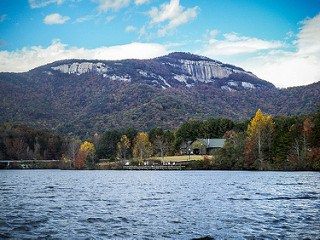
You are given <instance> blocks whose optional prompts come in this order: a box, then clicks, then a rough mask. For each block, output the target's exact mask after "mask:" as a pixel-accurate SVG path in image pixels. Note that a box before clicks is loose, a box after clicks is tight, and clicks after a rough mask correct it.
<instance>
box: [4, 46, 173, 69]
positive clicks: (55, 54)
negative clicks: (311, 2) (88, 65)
mask: <svg viewBox="0 0 320 240" xmlns="http://www.w3.org/2000/svg"><path fill="white" fill-rule="evenodd" d="M167 53H168V51H167V49H166V47H164V46H162V45H160V44H155V43H130V44H125V45H118V46H111V47H99V48H95V49H84V48H76V47H68V45H66V44H63V43H61V42H60V41H59V40H54V41H53V42H52V44H51V45H50V46H49V47H46V48H44V47H41V46H35V47H31V48H23V49H22V50H17V51H13V52H9V51H0V62H1V63H2V64H1V65H0V72H25V71H28V70H31V69H33V68H35V67H38V66H41V65H44V64H48V63H51V62H54V61H57V60H62V59H72V58H78V59H99V60H121V59H132V58H137V59H149V58H154V57H158V56H162V55H166V54H167Z"/></svg>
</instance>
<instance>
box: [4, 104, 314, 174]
mask: <svg viewBox="0 0 320 240" xmlns="http://www.w3.org/2000/svg"><path fill="white" fill-rule="evenodd" d="M319 139H320V108H319V109H318V112H317V113H316V114H310V115H304V116H274V117H273V116H271V115H268V114H265V113H263V112H262V111H261V110H260V109H259V110H258V111H257V112H256V114H255V116H253V117H252V118H251V119H250V120H247V121H244V122H233V121H231V120H229V119H209V120H205V121H200V120H189V121H186V122H184V123H182V124H181V125H180V126H179V127H178V128H176V129H174V130H167V129H166V130H165V129H162V128H153V129H150V130H149V131H148V132H139V131H138V130H136V129H134V128H128V129H120V130H106V131H105V132H104V133H102V134H98V133H96V134H94V135H93V136H91V137H89V138H86V139H83V140H80V139H77V138H75V137H65V136H61V135H54V134H51V133H48V132H46V131H40V130H35V129H32V128H29V127H27V126H23V125H15V124H10V123H6V124H2V125H0V159H1V163H0V166H1V168H5V169H8V168H62V169H134V170H136V169H140V170H141V169H148V170H151V169H157V170H168V169H172V170H180V169H181V170H182V169H228V170H316V171H319V170H320V141H319ZM17 160H19V161H17ZM21 160H22V161H21ZM23 160H25V161H23ZM47 160H55V161H47ZM57 160H59V161H57Z"/></svg>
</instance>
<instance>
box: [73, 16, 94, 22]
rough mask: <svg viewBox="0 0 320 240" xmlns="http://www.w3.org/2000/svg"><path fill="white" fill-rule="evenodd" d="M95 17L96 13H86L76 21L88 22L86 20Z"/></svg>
mask: <svg viewBox="0 0 320 240" xmlns="http://www.w3.org/2000/svg"><path fill="white" fill-rule="evenodd" d="M94 17H95V15H86V16H84V17H80V18H77V19H76V22H77V23H82V22H86V21H89V20H91V19H93V18H94Z"/></svg>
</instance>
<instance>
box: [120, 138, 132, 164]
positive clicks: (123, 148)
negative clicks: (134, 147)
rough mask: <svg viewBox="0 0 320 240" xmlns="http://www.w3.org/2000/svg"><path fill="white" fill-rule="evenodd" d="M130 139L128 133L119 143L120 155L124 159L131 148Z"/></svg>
mask: <svg viewBox="0 0 320 240" xmlns="http://www.w3.org/2000/svg"><path fill="white" fill-rule="evenodd" d="M130 145H131V144H130V140H129V139H128V137H127V136H126V135H122V136H121V139H120V142H118V143H117V148H118V156H119V157H120V158H122V159H126V155H127V150H128V149H129V148H130Z"/></svg>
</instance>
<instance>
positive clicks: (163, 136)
mask: <svg viewBox="0 0 320 240" xmlns="http://www.w3.org/2000/svg"><path fill="white" fill-rule="evenodd" d="M167 137H168V133H167V132H165V131H163V129H162V128H154V129H151V130H150V132H149V138H150V142H151V143H152V147H153V151H154V154H158V155H160V157H161V159H162V161H163V160H164V156H165V155H166V154H167V152H168V150H169V144H170V143H169V141H170V139H167Z"/></svg>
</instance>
